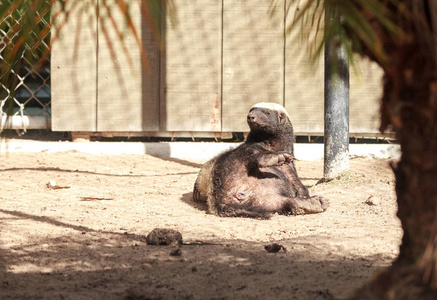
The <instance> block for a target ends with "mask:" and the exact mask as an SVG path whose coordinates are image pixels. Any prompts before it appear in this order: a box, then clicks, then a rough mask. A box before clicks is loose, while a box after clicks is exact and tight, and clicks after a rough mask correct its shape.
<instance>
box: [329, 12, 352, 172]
mask: <svg viewBox="0 0 437 300" xmlns="http://www.w3.org/2000/svg"><path fill="white" fill-rule="evenodd" d="M325 18H326V22H339V21H340V19H339V17H338V16H333V15H332V14H331V15H330V16H329V17H328V16H326V17H325ZM324 135H325V138H324V140H325V141H324V149H325V155H324V172H323V174H324V175H323V177H324V179H332V178H334V177H337V176H338V175H339V174H341V173H342V172H344V171H345V170H348V169H349V62H348V57H347V54H346V52H345V49H344V48H343V47H342V46H341V44H340V42H339V40H338V39H337V38H336V37H335V36H334V37H331V38H328V40H327V41H326V42H325V132H324Z"/></svg>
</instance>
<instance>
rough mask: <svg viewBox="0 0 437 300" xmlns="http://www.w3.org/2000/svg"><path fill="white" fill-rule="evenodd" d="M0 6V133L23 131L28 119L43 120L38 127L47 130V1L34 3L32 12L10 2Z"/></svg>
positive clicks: (48, 70) (2, 2) (6, 1)
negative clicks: (12, 130) (6, 130)
mask: <svg viewBox="0 0 437 300" xmlns="http://www.w3.org/2000/svg"><path fill="white" fill-rule="evenodd" d="M25 2H27V1H25ZM30 2H32V1H30ZM0 3H1V6H3V9H2V10H1V11H0V13H2V14H3V18H2V19H1V20H0V66H1V72H0V115H1V118H0V121H1V122H0V125H1V127H0V131H2V130H3V129H7V128H15V129H21V130H22V131H25V130H26V129H27V128H28V126H29V124H28V119H29V117H32V118H34V117H38V118H46V120H47V121H46V122H45V123H46V124H45V126H44V125H43V126H42V127H45V128H49V127H50V122H49V118H50V115H51V108H50V103H51V87H50V55H48V53H49V43H50V0H41V1H36V2H35V3H38V4H39V5H38V7H36V9H35V7H32V6H30V5H27V6H26V5H16V3H17V2H16V1H13V0H3V1H0ZM14 5H15V6H14ZM32 9H33V10H32ZM30 10H32V11H30ZM29 25H30V26H29ZM26 120H27V121H26ZM20 123H21V124H20ZM38 127H41V126H38Z"/></svg>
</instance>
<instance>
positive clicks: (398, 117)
mask: <svg viewBox="0 0 437 300" xmlns="http://www.w3.org/2000/svg"><path fill="white" fill-rule="evenodd" d="M411 23H412V22H410V25H411ZM404 30H405V32H406V36H405V38H404V39H403V40H402V43H397V44H395V43H393V44H390V45H388V46H389V48H391V49H390V50H391V51H390V53H392V55H391V57H390V61H389V62H388V63H387V64H385V65H384V66H383V68H384V71H385V82H384V95H383V99H382V105H381V130H382V131H384V130H385V129H386V128H387V127H388V126H393V129H394V130H395V131H396V132H397V136H398V139H399V142H400V145H401V149H402V157H401V159H400V161H399V162H398V164H397V165H393V171H394V173H395V177H396V194H397V202H398V213H397V216H398V217H399V219H400V220H401V223H402V228H403V230H404V235H403V238H402V245H401V247H400V254H399V257H398V258H397V260H396V261H395V262H394V264H393V265H392V266H391V267H390V268H389V269H387V270H385V271H383V272H382V273H381V274H379V275H378V276H377V277H375V278H374V279H373V280H372V281H371V282H370V283H369V284H367V285H366V286H365V287H364V288H363V289H361V290H360V291H358V293H357V294H356V295H355V297H354V298H353V299H437V68H436V59H435V51H433V50H434V49H430V47H429V44H428V46H427V47H423V40H421V37H420V36H419V34H418V31H417V27H414V26H410V27H404Z"/></svg>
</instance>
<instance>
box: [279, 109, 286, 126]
mask: <svg viewBox="0 0 437 300" xmlns="http://www.w3.org/2000/svg"><path fill="white" fill-rule="evenodd" d="M278 118H279V124H281V125H285V123H287V115H286V114H285V113H283V112H282V111H280V112H278Z"/></svg>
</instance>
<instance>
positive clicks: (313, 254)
mask: <svg viewBox="0 0 437 300" xmlns="http://www.w3.org/2000/svg"><path fill="white" fill-rule="evenodd" d="M3 213H5V214H9V215H11V216H15V217H20V218H30V219H31V220H34V221H37V222H49V223H50V224H52V225H55V226H67V227H68V226H71V228H72V229H75V230H76V231H74V232H73V233H72V234H68V235H61V236H57V237H54V238H53V237H52V238H47V237H46V238H44V237H43V238H34V239H33V240H32V242H29V243H23V244H20V245H15V246H13V247H8V246H7V245H5V246H3V247H1V248H0V261H1V262H2V263H1V264H2V265H1V266H0V287H1V288H0V298H2V299H9V298H20V299H38V298H46V299H64V298H65V299H79V298H81V299H254V298H257V299H342V298H345V297H347V296H349V295H350V294H351V293H352V292H353V290H355V289H356V288H357V287H359V286H360V285H361V284H362V282H364V281H365V280H367V279H368V278H369V277H370V276H371V274H372V273H374V272H375V271H377V270H378V269H380V268H381V267H382V266H386V265H387V264H388V261H389V259H388V258H386V257H384V256H383V255H374V256H367V257H341V256H336V255H334V254H330V253H329V249H325V248H326V245H314V241H317V240H318V239H317V237H313V239H310V240H308V243H306V242H305V243H303V242H300V241H299V240H296V239H289V240H283V241H281V244H282V245H283V246H284V248H285V249H286V251H283V250H281V251H280V252H278V253H268V252H267V251H265V249H264V247H265V245H266V243H257V242H248V241H242V240H216V241H213V243H205V244H199V243H193V244H192V245H190V244H189V243H187V244H184V245H182V246H181V247H180V248H179V249H180V250H181V253H180V255H179V256H172V255H171V254H170V253H172V252H173V250H174V249H175V247H176V246H150V245H146V243H145V241H144V238H143V237H141V238H140V236H137V235H128V234H119V233H114V232H102V231H93V230H84V229H86V228H85V227H83V226H75V225H68V224H65V223H62V222H58V221H55V220H51V219H50V218H45V219H41V218H39V217H38V218H34V217H32V216H31V215H28V214H23V213H21V212H4V211H3ZM186 242H189V241H186Z"/></svg>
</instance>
